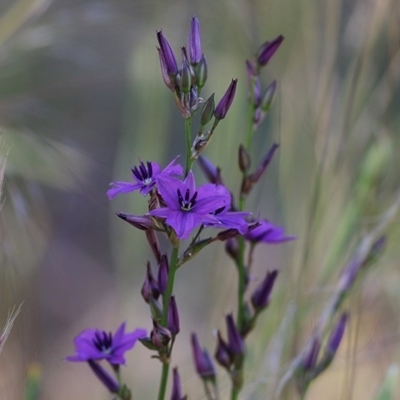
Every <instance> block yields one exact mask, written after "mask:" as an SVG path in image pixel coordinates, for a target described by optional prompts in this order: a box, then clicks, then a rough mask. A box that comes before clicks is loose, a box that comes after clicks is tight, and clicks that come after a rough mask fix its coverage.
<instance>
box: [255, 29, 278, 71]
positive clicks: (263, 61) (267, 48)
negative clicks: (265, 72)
mask: <svg viewBox="0 0 400 400" xmlns="http://www.w3.org/2000/svg"><path fill="white" fill-rule="evenodd" d="M283 39H284V37H283V36H282V35H279V36H278V37H277V38H276V39H274V40H272V41H271V42H265V43H263V44H262V45H261V47H260V48H259V49H258V52H257V54H256V58H257V63H258V65H260V66H265V65H267V64H268V62H269V60H270V59H271V58H272V56H273V55H274V54H275V53H276V51H277V50H278V49H279V46H280V45H281V44H282V42H283Z"/></svg>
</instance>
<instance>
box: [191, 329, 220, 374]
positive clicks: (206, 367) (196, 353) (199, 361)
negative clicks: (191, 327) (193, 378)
mask: <svg viewBox="0 0 400 400" xmlns="http://www.w3.org/2000/svg"><path fill="white" fill-rule="evenodd" d="M192 352H193V360H194V364H195V366H196V370H197V373H198V374H199V375H200V377H201V378H202V379H203V380H211V381H214V380H215V377H216V372H215V367H214V364H213V362H212V360H211V357H210V355H209V354H208V352H207V350H206V349H201V347H200V344H199V341H198V339H197V335H196V334H195V333H192Z"/></svg>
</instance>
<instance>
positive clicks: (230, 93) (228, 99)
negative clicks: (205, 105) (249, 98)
mask: <svg viewBox="0 0 400 400" xmlns="http://www.w3.org/2000/svg"><path fill="white" fill-rule="evenodd" d="M236 85H237V79H232V82H231V84H230V85H229V87H228V89H227V91H226V92H225V94H224V95H223V97H222V99H221V100H220V102H219V103H218V105H217V107H216V108H215V111H214V116H215V118H216V119H217V120H221V119H224V118H225V117H226V114H227V113H228V111H229V108H230V107H231V105H232V102H233V99H234V97H235V93H236Z"/></svg>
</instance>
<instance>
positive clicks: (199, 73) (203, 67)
mask: <svg viewBox="0 0 400 400" xmlns="http://www.w3.org/2000/svg"><path fill="white" fill-rule="evenodd" d="M195 74H196V84H197V86H198V87H199V89H201V88H202V87H203V86H204V85H205V84H206V81H207V76H208V66H207V60H206V58H205V57H204V54H203V55H202V56H201V59H200V62H199V63H198V64H197V65H196V68H195Z"/></svg>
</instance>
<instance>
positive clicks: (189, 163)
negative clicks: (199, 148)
mask: <svg viewBox="0 0 400 400" xmlns="http://www.w3.org/2000/svg"><path fill="white" fill-rule="evenodd" d="M191 132H192V118H186V119H185V137H186V168H185V177H186V176H187V175H188V173H189V171H190V169H191V167H192V163H193V161H192V159H191V155H192V154H191V153H192V135H191Z"/></svg>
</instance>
